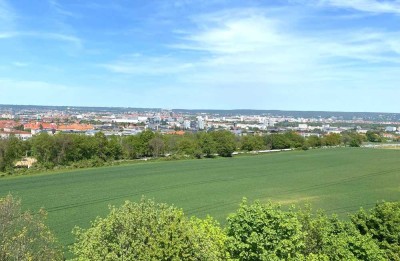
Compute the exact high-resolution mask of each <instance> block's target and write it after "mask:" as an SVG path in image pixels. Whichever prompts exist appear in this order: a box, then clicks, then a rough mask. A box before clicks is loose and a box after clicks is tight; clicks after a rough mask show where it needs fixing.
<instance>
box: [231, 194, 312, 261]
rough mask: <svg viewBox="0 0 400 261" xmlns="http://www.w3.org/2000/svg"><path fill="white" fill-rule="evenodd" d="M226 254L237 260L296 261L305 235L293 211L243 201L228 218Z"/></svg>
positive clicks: (276, 206)
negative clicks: (227, 252)
mask: <svg viewBox="0 0 400 261" xmlns="http://www.w3.org/2000/svg"><path fill="white" fill-rule="evenodd" d="M227 235H228V251H229V253H230V254H231V256H232V257H233V258H236V259H238V260H281V259H283V260H289V259H290V260H298V259H299V258H301V256H300V253H301V252H302V250H303V248H304V240H303V238H304V237H305V234H304V233H303V232H302V230H301V224H300V222H299V220H298V219H297V216H296V213H295V212H293V211H288V212H285V211H283V210H281V209H280V206H279V205H274V204H272V203H268V204H265V205H262V204H260V203H259V202H258V201H256V202H255V203H254V204H253V205H248V204H247V201H246V200H245V199H244V200H243V202H242V203H241V205H240V207H239V209H238V210H237V211H236V213H235V214H233V215H231V216H230V217H228V227H227Z"/></svg>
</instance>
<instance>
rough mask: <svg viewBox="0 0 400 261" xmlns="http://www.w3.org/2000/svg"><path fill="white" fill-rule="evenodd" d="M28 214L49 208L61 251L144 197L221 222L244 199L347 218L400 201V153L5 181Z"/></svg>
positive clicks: (273, 157)
mask: <svg viewBox="0 0 400 261" xmlns="http://www.w3.org/2000/svg"><path fill="white" fill-rule="evenodd" d="M9 192H11V193H12V194H13V195H14V196H17V197H19V198H21V199H22V203H23V206H24V208H29V209H33V210H36V209H38V208H39V207H44V208H45V209H46V210H47V211H48V213H49V215H48V223H49V226H50V227H51V229H52V230H53V231H55V233H56V236H57V237H58V238H59V240H60V241H61V243H62V244H64V245H68V244H70V243H71V242H72V241H73V236H72V234H71V230H72V228H73V227H74V226H75V225H78V226H81V227H88V226H89V224H90V220H93V219H94V218H95V217H96V216H98V215H101V216H105V215H106V214H107V213H108V207H107V206H108V205H109V204H112V205H120V204H121V203H123V202H124V201H125V200H132V201H137V200H139V199H140V197H141V196H142V195H145V196H147V197H150V198H154V199H155V200H156V201H158V202H166V203H173V204H174V205H176V206H178V207H181V208H183V209H184V211H185V213H186V214H188V215H196V216H198V217H204V216H205V215H207V214H210V215H211V216H213V217H215V218H217V219H218V220H219V221H220V222H222V223H223V222H224V220H225V218H226V216H227V215H228V214H229V213H231V212H233V211H235V210H236V209H237V207H238V204H239V203H240V201H241V199H242V197H247V198H249V199H250V200H253V199H260V200H262V201H266V200H269V199H270V200H273V201H277V202H281V203H282V204H292V203H296V204H304V203H306V202H309V203H312V205H313V207H314V208H323V209H325V210H326V211H327V212H328V213H333V212H335V213H338V214H340V215H342V216H345V213H347V212H352V211H355V210H357V209H358V208H359V207H360V206H364V207H367V208H369V207H371V206H373V205H374V204H375V203H376V202H377V201H381V200H386V201H394V200H400V151H399V150H379V149H360V148H359V149H356V148H342V149H318V150H310V151H293V152H284V153H277V154H265V155H257V156H241V157H235V158H218V159H203V160H186V161H171V162H154V163H141V164H133V165H125V166H116V167H104V168H95V169H85V170H76V171H69V172H63V173H56V174H54V173H53V174H43V175H33V176H20V177H15V178H1V179H0V196H4V195H6V194H7V193H9Z"/></svg>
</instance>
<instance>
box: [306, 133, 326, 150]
mask: <svg viewBox="0 0 400 261" xmlns="http://www.w3.org/2000/svg"><path fill="white" fill-rule="evenodd" d="M306 146H307V147H311V148H319V147H321V146H322V139H321V138H320V137H318V136H316V135H312V136H310V137H308V139H307V141H306Z"/></svg>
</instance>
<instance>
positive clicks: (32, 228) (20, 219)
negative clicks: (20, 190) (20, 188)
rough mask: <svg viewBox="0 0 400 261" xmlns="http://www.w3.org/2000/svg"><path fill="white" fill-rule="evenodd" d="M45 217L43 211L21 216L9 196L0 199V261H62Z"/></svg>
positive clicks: (60, 253) (23, 213)
mask: <svg viewBox="0 0 400 261" xmlns="http://www.w3.org/2000/svg"><path fill="white" fill-rule="evenodd" d="M45 217H46V213H45V212H44V211H43V210H41V211H39V212H38V213H35V214H33V213H30V212H22V211H21V202H20V201H19V200H16V199H14V198H13V197H12V196H10V195H9V196H7V197H5V198H0V260H37V261H43V260H45V261H46V260H49V261H50V260H62V252H61V251H60V249H59V248H58V247H57V245H56V240H55V237H54V236H53V234H52V233H51V232H50V230H49V229H48V228H47V227H46V225H45V224H44V221H45Z"/></svg>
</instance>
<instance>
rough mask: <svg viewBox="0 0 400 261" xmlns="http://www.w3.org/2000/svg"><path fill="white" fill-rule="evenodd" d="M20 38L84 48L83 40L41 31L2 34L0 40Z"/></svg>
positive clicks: (72, 36)
mask: <svg viewBox="0 0 400 261" xmlns="http://www.w3.org/2000/svg"><path fill="white" fill-rule="evenodd" d="M18 37H19V38H20V37H32V38H39V39H47V40H55V41H61V42H67V43H70V44H72V45H74V46H75V47H77V48H82V46H83V41H82V39H80V38H78V37H76V36H74V35H68V34H61V33H52V32H39V31H14V32H3V33H1V32H0V39H7V38H18Z"/></svg>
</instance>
